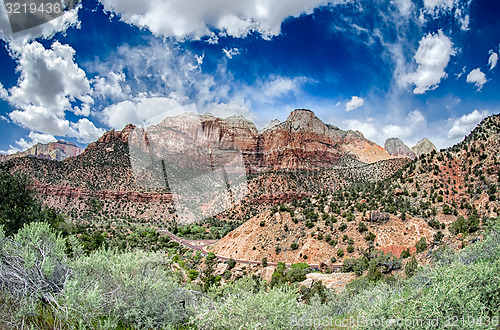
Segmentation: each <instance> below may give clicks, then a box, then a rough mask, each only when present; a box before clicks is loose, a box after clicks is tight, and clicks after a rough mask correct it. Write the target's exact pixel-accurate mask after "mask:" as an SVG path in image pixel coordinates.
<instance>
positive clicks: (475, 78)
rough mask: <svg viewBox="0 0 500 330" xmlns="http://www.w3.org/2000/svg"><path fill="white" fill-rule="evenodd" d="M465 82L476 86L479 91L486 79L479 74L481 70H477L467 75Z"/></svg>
mask: <svg viewBox="0 0 500 330" xmlns="http://www.w3.org/2000/svg"><path fill="white" fill-rule="evenodd" d="M467 82H468V83H470V84H474V85H476V88H477V90H478V91H480V90H481V88H483V85H484V84H486V82H488V80H487V79H486V75H485V74H484V73H483V72H481V69H479V68H477V69H474V70H472V71H471V72H470V73H469V74H468V75H467Z"/></svg>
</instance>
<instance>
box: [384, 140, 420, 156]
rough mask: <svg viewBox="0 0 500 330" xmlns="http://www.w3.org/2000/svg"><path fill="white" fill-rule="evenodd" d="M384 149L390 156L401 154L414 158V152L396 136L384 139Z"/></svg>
mask: <svg viewBox="0 0 500 330" xmlns="http://www.w3.org/2000/svg"><path fill="white" fill-rule="evenodd" d="M384 149H385V150H386V151H387V152H388V153H389V155H391V156H403V157H408V158H411V159H415V154H414V153H413V151H411V150H410V148H409V147H408V146H407V145H406V144H404V143H403V141H401V140H400V139H398V138H389V139H387V141H385V145H384Z"/></svg>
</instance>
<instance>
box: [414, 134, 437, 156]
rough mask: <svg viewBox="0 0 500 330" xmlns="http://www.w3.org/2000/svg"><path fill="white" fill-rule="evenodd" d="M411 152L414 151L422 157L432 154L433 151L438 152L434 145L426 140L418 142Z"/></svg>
mask: <svg viewBox="0 0 500 330" xmlns="http://www.w3.org/2000/svg"><path fill="white" fill-rule="evenodd" d="M411 151H413V153H415V154H416V155H417V156H420V155H424V154H428V153H431V152H432V151H437V149H436V146H435V145H434V143H432V142H431V141H429V139H427V138H425V139H422V140H420V141H418V142H417V144H416V145H414V146H413V147H412V148H411Z"/></svg>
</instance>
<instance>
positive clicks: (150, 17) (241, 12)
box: [101, 0, 345, 42]
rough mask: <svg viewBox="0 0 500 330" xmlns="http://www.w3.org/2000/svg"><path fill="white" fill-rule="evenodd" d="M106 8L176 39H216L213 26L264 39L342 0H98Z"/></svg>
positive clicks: (127, 19) (123, 18)
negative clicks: (290, 19)
mask: <svg viewBox="0 0 500 330" xmlns="http://www.w3.org/2000/svg"><path fill="white" fill-rule="evenodd" d="M101 2H102V3H103V4H104V8H105V10H107V11H110V12H115V13H117V14H118V15H119V16H120V18H121V19H122V20H123V21H125V22H127V23H129V24H133V25H136V26H139V27H143V28H147V29H149V30H151V31H152V32H153V33H154V34H157V35H161V36H165V37H169V36H173V37H176V38H181V39H182V38H196V39H199V38H201V37H204V36H206V37H210V38H211V40H212V42H213V41H214V40H216V39H217V35H215V34H214V32H213V30H214V28H215V29H217V30H219V31H221V34H222V35H228V36H231V37H236V38H240V37H245V36H246V35H247V34H248V33H250V32H252V31H256V32H258V33H260V34H261V35H262V36H263V37H264V38H269V37H272V36H276V35H278V34H280V32H281V23H282V22H283V21H284V20H285V19H286V18H288V17H290V16H292V17H297V16H300V15H301V14H303V13H311V12H312V11H313V9H314V8H316V7H318V6H323V5H327V4H338V3H342V2H345V1H343V0H288V1H262V0H248V1H234V0H214V1H205V0H168V1H165V0H143V1H136V0H101Z"/></svg>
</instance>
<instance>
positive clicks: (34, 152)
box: [0, 140, 85, 162]
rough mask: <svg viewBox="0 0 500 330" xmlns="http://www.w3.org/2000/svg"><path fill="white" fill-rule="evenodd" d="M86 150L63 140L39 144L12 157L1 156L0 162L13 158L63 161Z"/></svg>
mask: <svg viewBox="0 0 500 330" xmlns="http://www.w3.org/2000/svg"><path fill="white" fill-rule="evenodd" d="M84 150H85V149H83V148H80V147H78V146H77V145H76V144H74V143H70V142H66V141H63V140H60V141H57V142H50V143H47V144H43V143H37V144H35V145H34V146H33V147H31V148H29V149H27V150H25V151H21V152H17V153H15V154H12V155H0V161H2V162H3V161H6V160H9V159H13V158H21V157H35V158H39V159H50V160H57V161H63V160H65V159H67V158H69V157H75V156H78V155H80V154H81V153H82V152H83V151H84Z"/></svg>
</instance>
